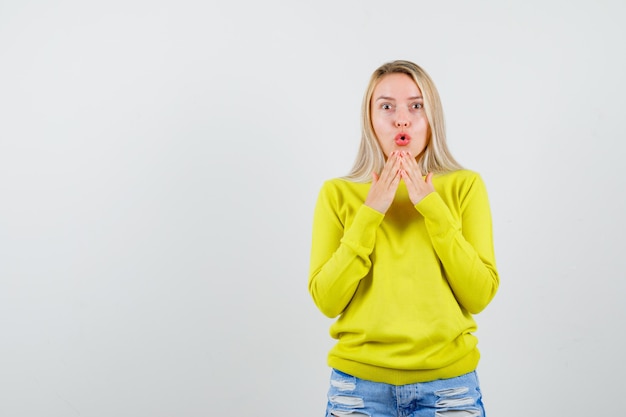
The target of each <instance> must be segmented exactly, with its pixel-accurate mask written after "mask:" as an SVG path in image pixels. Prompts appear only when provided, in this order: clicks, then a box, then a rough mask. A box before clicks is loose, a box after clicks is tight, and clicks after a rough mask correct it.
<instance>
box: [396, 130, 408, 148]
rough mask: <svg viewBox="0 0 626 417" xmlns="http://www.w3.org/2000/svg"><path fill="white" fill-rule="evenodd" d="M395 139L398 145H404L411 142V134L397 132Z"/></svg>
mask: <svg viewBox="0 0 626 417" xmlns="http://www.w3.org/2000/svg"><path fill="white" fill-rule="evenodd" d="M395 141H396V145H398V146H406V145H408V144H409V142H411V136H409V135H408V134H407V133H398V134H397V135H396V137H395Z"/></svg>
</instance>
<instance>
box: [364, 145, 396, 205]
mask: <svg viewBox="0 0 626 417" xmlns="http://www.w3.org/2000/svg"><path fill="white" fill-rule="evenodd" d="M400 170H401V165H400V158H399V157H398V155H397V153H395V152H394V153H392V154H391V155H389V158H388V159H387V162H386V163H385V166H384V167H383V170H382V172H381V173H380V175H378V174H377V173H375V172H372V185H371V187H370V190H369V193H368V194H367V198H366V200H365V205H367V206H369V207H371V208H373V209H374V210H377V211H379V212H381V213H386V212H387V210H388V209H389V206H391V203H392V202H393V199H394V197H395V195H396V190H397V189H398V185H399V184H400V179H401V173H400Z"/></svg>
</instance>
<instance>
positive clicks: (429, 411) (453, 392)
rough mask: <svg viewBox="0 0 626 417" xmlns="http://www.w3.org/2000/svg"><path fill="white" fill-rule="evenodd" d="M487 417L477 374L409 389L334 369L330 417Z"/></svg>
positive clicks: (412, 385)
mask: <svg viewBox="0 0 626 417" xmlns="http://www.w3.org/2000/svg"><path fill="white" fill-rule="evenodd" d="M332 416H336V417H365V416H368V417H444V416H450V417H452V416H454V417H485V410H484V407H483V403H482V395H481V393H480V387H479V384H478V377H477V376H476V372H470V373H469V374H465V375H461V376H459V377H456V378H450V379H439V380H436V381H431V382H420V383H416V384H407V385H390V384H385V383H381V382H372V381H367V380H364V379H360V378H356V377H354V376H351V375H348V374H345V373H343V372H340V371H338V370H335V369H333V370H332V373H331V378H330V389H329V390H328V406H327V408H326V417H332Z"/></svg>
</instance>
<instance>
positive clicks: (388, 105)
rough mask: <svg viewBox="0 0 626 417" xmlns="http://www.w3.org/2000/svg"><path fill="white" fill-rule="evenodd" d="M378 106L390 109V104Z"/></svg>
mask: <svg viewBox="0 0 626 417" xmlns="http://www.w3.org/2000/svg"><path fill="white" fill-rule="evenodd" d="M380 108H381V109H383V110H391V104H383V105H382V106H380Z"/></svg>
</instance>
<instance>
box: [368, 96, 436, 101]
mask: <svg viewBox="0 0 626 417" xmlns="http://www.w3.org/2000/svg"><path fill="white" fill-rule="evenodd" d="M423 99H424V97H422V96H415V97H408V98H407V100H423ZM378 100H389V101H395V100H396V99H395V98H393V97H387V96H380V97H378V98H377V99H376V101H378Z"/></svg>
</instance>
